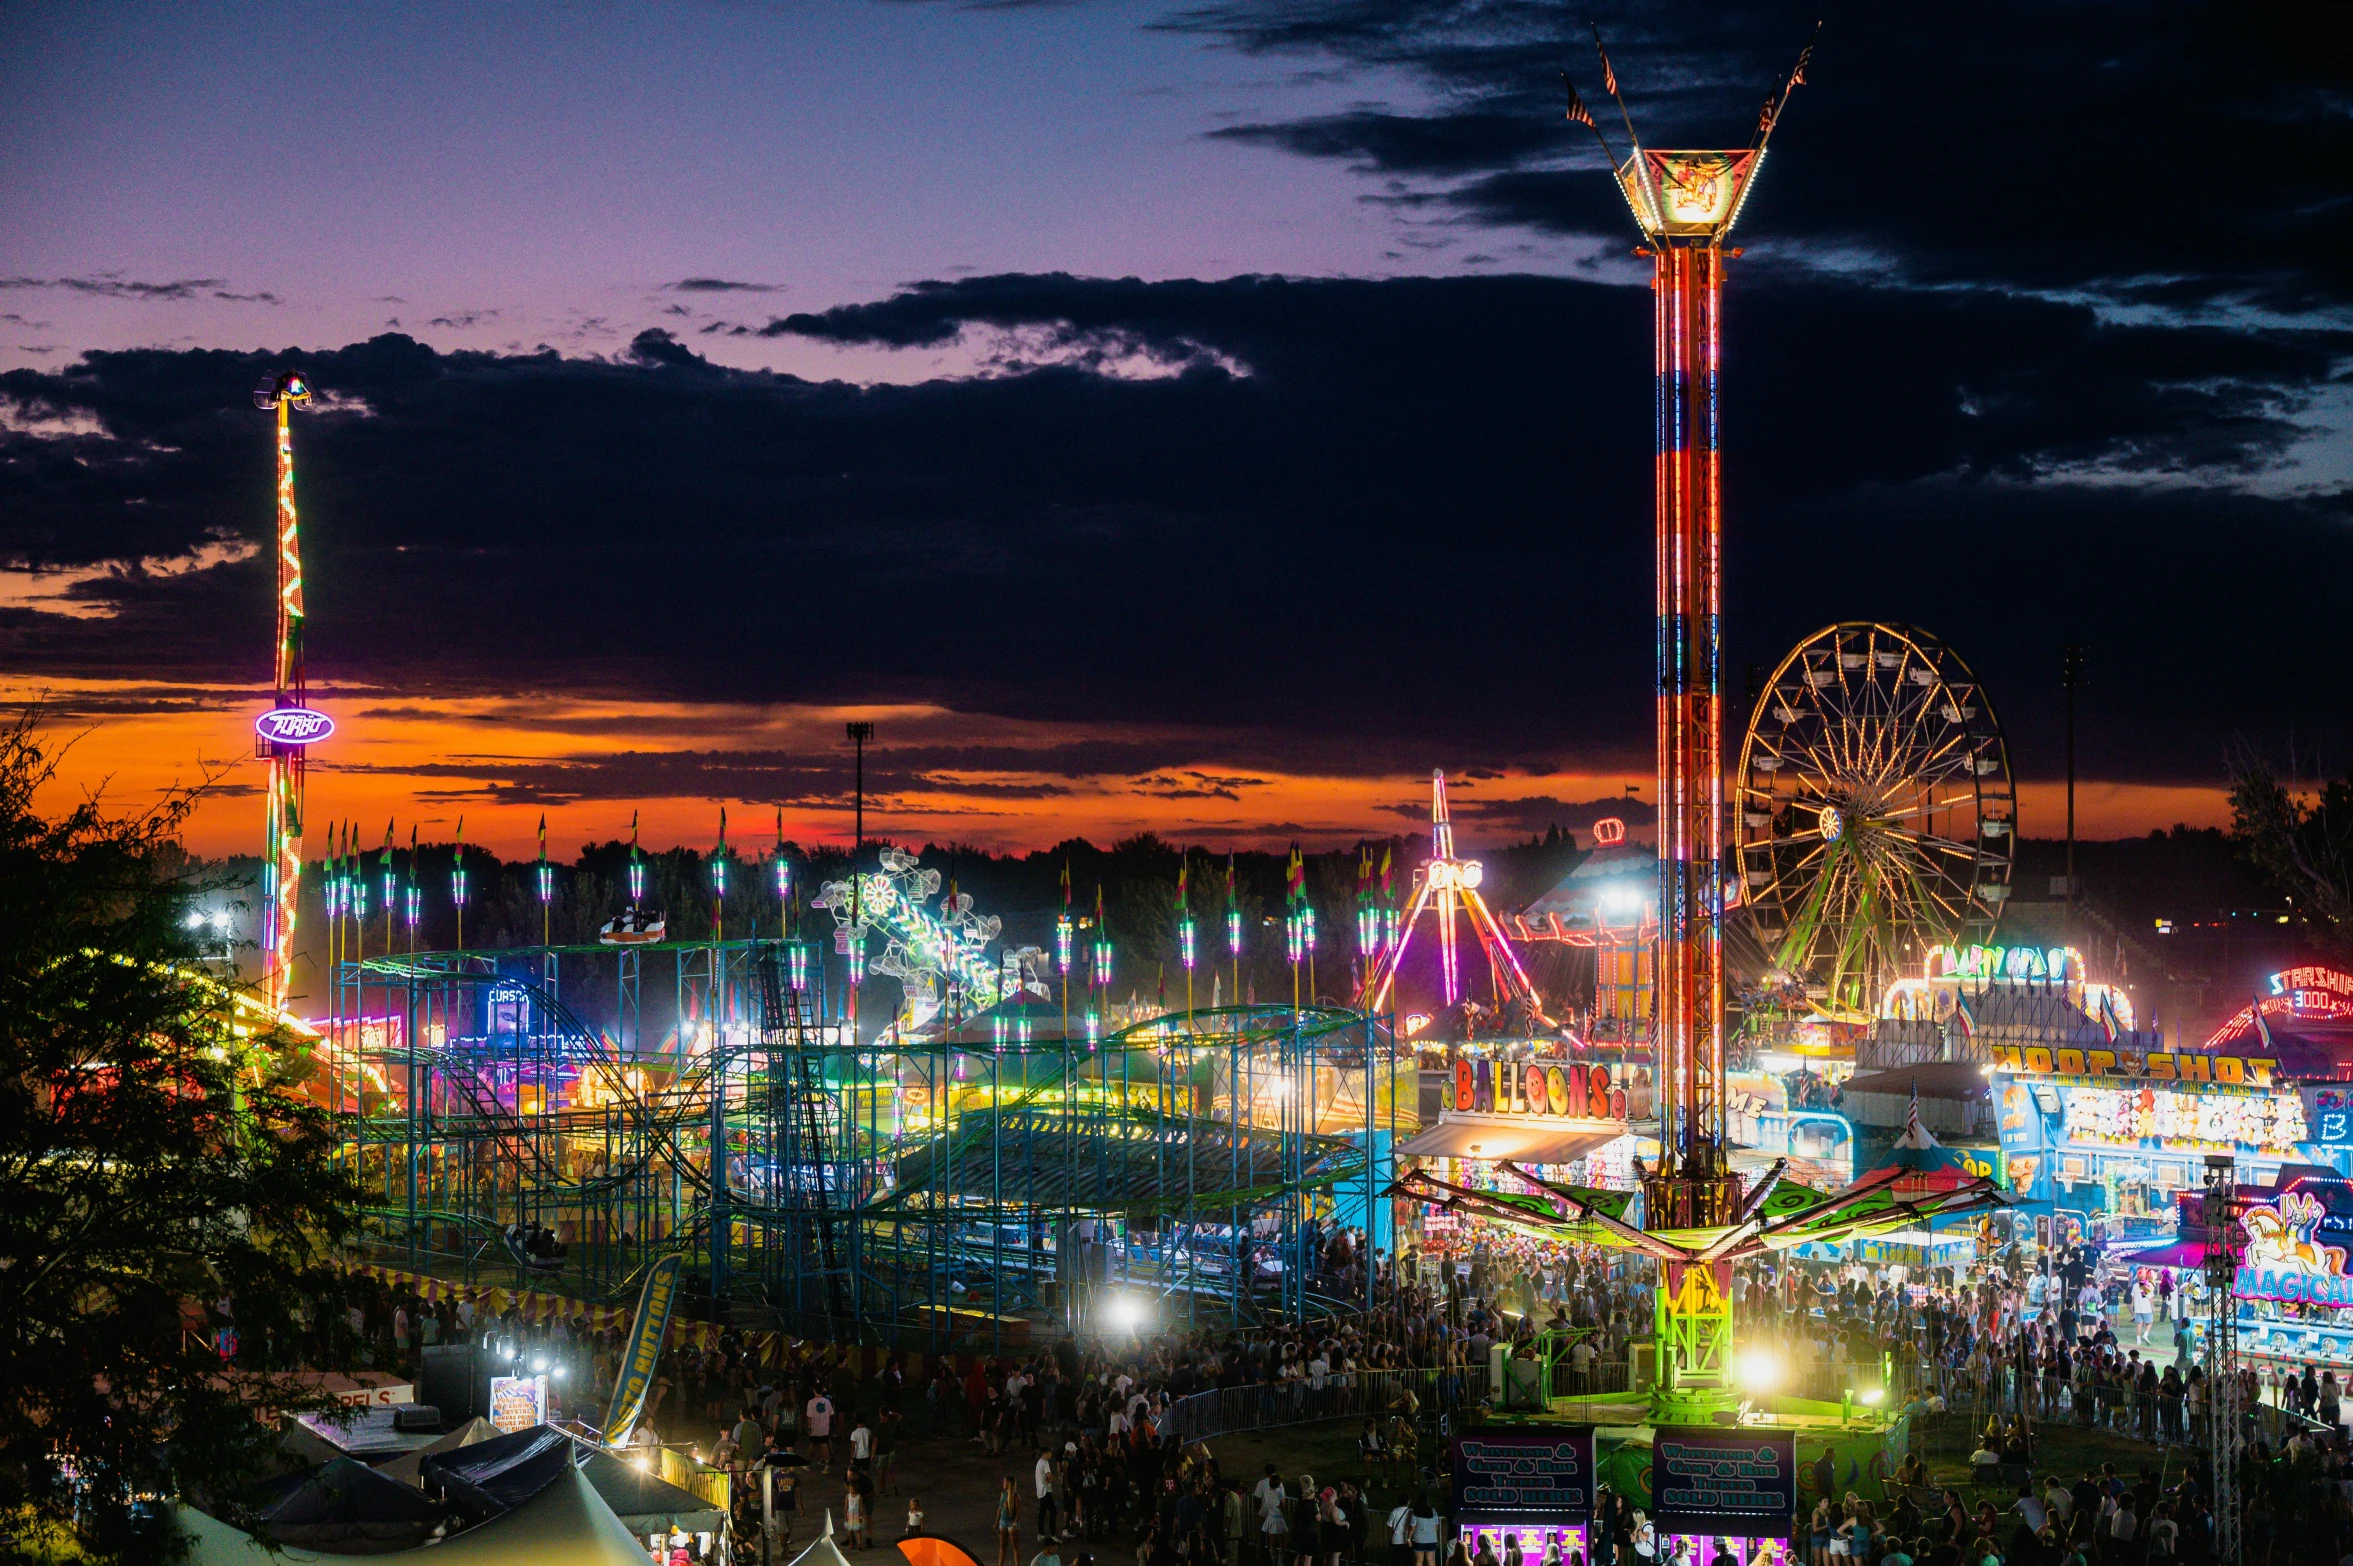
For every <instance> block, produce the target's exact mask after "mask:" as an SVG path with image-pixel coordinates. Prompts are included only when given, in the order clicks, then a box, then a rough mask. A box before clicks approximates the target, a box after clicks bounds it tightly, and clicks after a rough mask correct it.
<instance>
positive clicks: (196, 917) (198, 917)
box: [188, 913, 204, 930]
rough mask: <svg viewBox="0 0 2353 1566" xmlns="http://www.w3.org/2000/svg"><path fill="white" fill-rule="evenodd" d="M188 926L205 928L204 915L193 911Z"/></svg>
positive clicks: (197, 928)
mask: <svg viewBox="0 0 2353 1566" xmlns="http://www.w3.org/2000/svg"><path fill="white" fill-rule="evenodd" d="M188 928H189V929H191V930H201V929H203V928H204V915H202V914H200V913H192V914H190V915H189V916H188Z"/></svg>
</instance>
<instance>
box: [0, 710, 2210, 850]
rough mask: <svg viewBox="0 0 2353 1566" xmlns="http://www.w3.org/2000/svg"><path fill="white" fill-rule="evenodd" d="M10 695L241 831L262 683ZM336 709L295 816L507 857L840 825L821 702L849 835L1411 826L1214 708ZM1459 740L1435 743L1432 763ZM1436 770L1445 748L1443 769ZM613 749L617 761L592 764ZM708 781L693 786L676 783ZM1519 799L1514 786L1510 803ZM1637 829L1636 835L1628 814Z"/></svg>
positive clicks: (2139, 791)
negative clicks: (1251, 756) (1146, 744)
mask: <svg viewBox="0 0 2353 1566" xmlns="http://www.w3.org/2000/svg"><path fill="white" fill-rule="evenodd" d="M0 693H4V696H5V699H6V700H7V701H9V702H10V703H12V704H14V703H22V702H27V701H33V700H40V701H41V702H43V704H44V709H45V712H46V714H47V719H48V722H49V724H50V726H51V728H52V729H53V730H54V731H55V733H56V734H57V735H58V737H60V738H71V740H72V744H71V746H70V748H68V749H67V750H66V751H65V754H64V755H63V757H62V759H61V762H60V765H59V767H58V773H57V777H56V780H55V781H54V782H53V783H52V784H51V785H50V790H51V792H52V794H57V793H63V794H66V795H69V796H78V795H80V794H81V793H83V792H86V791H103V793H104V795H105V796H106V797H107V798H108V799H109V800H111V801H112V802H113V803H114V805H115V807H116V808H118V809H125V810H128V809H139V808H145V807H146V806H148V805H149V804H151V803H153V802H154V801H156V800H157V799H160V798H161V797H163V796H164V795H165V794H166V793H167V792H168V791H169V790H172V789H174V788H190V787H195V786H198V785H200V784H201V785H204V790H203V794H202V797H201V798H200V799H199V800H198V802H197V804H196V807H195V809H194V810H193V812H192V813H191V815H190V817H189V822H188V827H187V831H186V842H187V844H188V847H189V848H190V849H191V850H193V851H195V852H197V853H201V854H206V855H212V856H221V855H229V854H249V853H256V852H258V851H259V848H260V838H261V827H260V820H261V808H260V798H259V789H260V786H261V779H262V768H261V765H260V764H259V763H257V762H255V761H254V760H253V759H252V740H251V734H252V728H251V723H252V717H253V714H254V713H256V712H258V711H260V710H261V709H262V708H263V707H265V706H266V705H267V704H268V702H267V693H266V692H261V691H258V690H251V689H240V688H235V687H223V686H197V685H159V684H154V683H144V682H142V683H137V684H133V683H130V682H116V681H87V680H85V681H50V682H47V683H45V684H43V685H40V686H37V687H36V686H33V685H30V684H26V683H23V682H16V683H13V684H10V685H8V686H5V687H0ZM314 699H315V700H316V701H317V703H318V704H319V705H321V706H322V707H324V708H325V709H326V710H328V711H331V712H333V713H334V714H335V715H336V718H337V722H338V725H339V727H338V728H337V731H336V733H335V735H334V737H333V738H332V739H331V740H329V741H327V742H326V743H325V744H323V745H321V746H320V747H318V749H317V750H315V751H314V752H313V757H312V763H311V767H310V772H309V779H310V781H309V802H308V815H309V820H308V826H309V829H310V831H311V832H312V833H314V834H316V833H320V832H323V831H324V830H325V828H326V826H327V824H328V823H330V822H341V821H347V820H349V821H357V822H359V823H360V825H361V829H362V831H361V836H362V838H363V839H364V840H365V841H368V842H374V841H377V840H378V835H379V834H380V832H381V830H382V825H381V824H382V823H384V822H387V821H391V822H394V823H396V824H397V827H398V831H399V835H400V837H401V838H402V839H403V840H404V841H405V840H406V838H407V836H408V829H409V827H410V826H411V825H414V826H416V827H417V828H418V829H419V831H420V832H421V834H422V836H423V838H424V840H425V841H428V842H431V841H435V840H444V839H448V838H450V837H452V836H454V835H455V833H456V831H457V827H458V824H459V820H460V818H461V817H462V818H463V820H464V824H465V838H466V841H468V842H470V843H474V844H477V845H479V846H482V847H485V848H488V849H490V850H491V851H493V852H494V853H498V854H502V855H507V856H525V855H528V854H530V853H532V852H535V851H536V847H537V841H538V823H539V819H540V816H541V814H542V813H543V812H544V813H545V814H546V816H547V820H548V833H549V845H550V849H551V851H552V852H555V853H557V854H559V855H561V854H565V853H568V852H570V851H571V849H572V847H574V846H575V845H578V844H582V843H587V842H593V841H603V840H609V839H613V838H620V837H626V836H627V835H628V833H629V827H630V821H631V818H632V817H633V816H634V817H636V818H637V820H638V822H639V830H640V832H641V834H642V836H643V838H644V840H645V841H646V842H647V843H649V844H657V845H667V844H672V843H682V844H700V843H705V842H708V841H709V840H710V839H711V838H712V837H713V836H714V835H715V834H716V832H717V829H718V809H719V807H720V806H721V805H725V806H727V807H728V809H729V811H730V831H731V833H732V834H733V835H734V836H735V838H736V839H737V840H738V841H748V840H751V839H754V838H760V837H765V836H766V835H767V834H769V833H770V832H772V831H773V829H774V822H775V816H774V810H775V808H776V807H777V806H778V805H781V806H782V807H783V811H784V832H785V835H786V836H787V837H788V838H791V839H792V840H794V841H796V842H800V843H806V844H817V843H826V842H833V841H841V840H846V839H847V837H848V836H849V828H848V820H847V813H848V809H849V805H850V799H849V792H848V786H847V778H848V772H849V749H848V746H847V744H846V743H845V742H844V740H843V739H842V732H843V730H842V725H843V723H844V722H845V721H846V720H848V719H850V718H864V719H868V720H870V721H872V722H874V723H875V725H876V727H877V737H876V740H875V744H874V748H873V749H872V750H870V751H869V753H868V769H869V770H868V792H867V802H866V808H867V823H868V831H869V833H870V834H871V835H875V836H882V837H889V838H894V839H898V840H901V841H907V842H925V841H935V842H943V843H945V842H961V843H969V844H972V845H974V846H977V847H983V848H989V849H992V850H997V851H1005V850H1021V849H1031V848H1039V847H1044V846H1047V845H1050V844H1052V843H1056V842H1060V841H1062V840H1064V839H1067V838H1071V837H1083V838H1086V839H1088V840H1090V841H1094V842H1098V843H1109V842H1113V841H1116V840H1117V839H1119V838H1121V837H1125V836H1128V835H1130V834H1133V833H1137V832H1154V833H1158V834H1159V835H1160V836H1162V837H1164V838H1168V839H1170V840H1172V841H1180V842H1197V843H1205V844H1212V845H1218V846H1226V845H1233V846H1241V847H1254V846H1258V847H1263V846H1271V845H1277V844H1280V843H1284V842H1289V841H1293V840H1297V841H1301V842H1304V843H1307V844H1309V845H1310V846H1331V845H1337V844H1344V843H1349V842H1353V841H1356V840H1357V839H1359V838H1362V837H1366V836H1386V835H1389V834H1391V833H1395V832H1401V831H1402V832H1411V831H1414V830H1418V829H1420V828H1422V827H1423V826H1425V825H1426V821H1427V806H1428V798H1429V792H1428V790H1429V780H1428V775H1427V774H1426V773H1419V772H1416V773H1399V774H1377V775H1370V776H1333V775H1318V774H1315V773H1307V772H1290V771H1283V770H1279V769H1274V768H1268V767H1264V766H1251V765H1247V764H1242V763H1233V764H1228V763H1224V762H1221V761H1219V760H1217V759H1216V758H1217V757H1219V756H1220V755H1221V754H1231V753H1236V752H1245V753H1246V752H1247V750H1248V749H1249V748H1250V747H1249V744H1248V740H1247V737H1246V736H1236V735H1230V734H1221V733H1219V732H1217V731H1212V730H1199V731H1172V730H1168V729H1147V728H1145V727H1143V726H1136V727H1133V728H1129V729H1124V730H1121V731H1119V732H1118V733H1117V734H1116V735H1113V734H1109V733H1107V731H1106V730H1104V729H1103V728H1102V727H1101V726H1093V725H1069V724H1051V723H1039V722H1021V721H1012V720H1005V719H997V718H990V717H984V716H978V715H974V714H969V713H958V712H955V711H951V710H949V709H946V708H940V707H927V706H913V705H905V706H865V707H832V706H793V705H781V704H775V705H754V704H741V705H718V704H696V703H688V702H673V703H664V704H659V705H649V704H646V703H641V702H620V701H599V700H593V699H584V698H578V697H555V696H549V697H534V696H515V697H509V698H419V697H405V696H393V695H389V694H387V693H383V692H378V691H369V690H365V689H344V690H332V689H330V690H325V691H321V692H319V693H317V694H316V695H315V697H314ZM1106 738H1117V739H1122V740H1137V739H1149V740H1152V741H1156V742H1159V743H1160V744H1162V745H1167V746H1175V747H1180V748H1187V747H1189V748H1192V749H1194V750H1195V751H1196V752H1197V754H1198V755H1199V757H1200V758H1201V760H1200V761H1199V762H1198V763H1197V764H1195V765H1192V766H1189V767H1184V768H1166V767H1164V768H1159V769H1155V770H1154V771H1153V772H1150V773H1145V774H1128V773H1117V772H1076V773H1072V772H1067V771H1062V770H1056V769H1052V768H1049V767H1048V766H1045V765H1040V766H1039V767H1036V768H1023V767H1021V766H1018V765H997V766H992V767H988V768H960V767H930V768H925V769H923V770H922V771H921V772H920V774H919V775H918V776H916V777H915V778H913V779H911V780H906V781H902V782H899V783H896V784H891V783H885V782H884V781H883V778H884V777H885V776H886V775H887V774H888V772H889V763H890V758H891V756H892V754H893V751H894V750H896V749H906V748H915V747H921V748H923V749H924V750H926V751H927V752H936V751H938V750H941V749H947V750H949V751H951V752H952V751H953V750H954V749H957V748H964V747H974V746H978V745H984V744H985V745H986V746H987V747H988V749H989V751H990V752H991V753H992V755H995V756H997V757H999V758H1002V757H1003V756H1004V754H1005V753H1006V752H1008V751H1010V752H1015V753H1018V752H1020V751H1024V750H1031V751H1037V752H1039V753H1040V754H1041V758H1043V756H1044V754H1045V753H1046V752H1048V751H1060V750H1062V749H1064V748H1067V747H1069V746H1071V745H1073V744H1075V743H1083V742H1085V741H1090V740H1102V739H1106ZM746 756H753V757H759V758H763V765H767V766H776V765H779V764H781V765H782V766H783V767H784V768H786V769H790V768H792V767H795V766H802V767H806V768H808V769H809V770H810V771H811V772H813V773H822V774H824V775H825V776H826V778H828V779H830V777H831V774H833V773H834V772H837V771H838V772H839V774H840V778H841V781H840V784H839V786H833V785H832V784H831V783H830V782H827V783H825V784H822V785H821V786H818V787H816V788H806V787H803V788H790V787H777V788H771V789H767V790H761V789H758V788H746V787H740V786H731V785H740V784H741V783H742V782H744V781H745V779H744V776H743V768H742V766H741V758H743V757H746ZM1456 759H1457V758H1452V757H1448V756H1443V755H1434V756H1433V757H1432V758H1431V764H1432V765H1433V766H1436V767H1448V766H1449V764H1450V763H1451V762H1454V761H1456ZM631 770H639V771H645V772H651V773H657V774H658V775H659V776H660V777H661V778H662V779H664V780H665V786H661V787H649V788H640V789H630V788H626V787H619V786H617V785H618V784H621V783H625V782H626V778H627V774H628V773H629V772H630V771H631ZM1451 770H1452V769H1451V768H1450V771H1451ZM616 772H619V773H620V774H621V776H620V777H618V778H617V777H616V776H615V775H614V774H615V773H616ZM698 780H707V783H708V786H706V787H700V788H697V787H693V786H691V785H693V784H694V783H696V782H697V781H698ZM1628 784H1633V785H1635V786H1636V788H1637V789H1638V790H1639V793H1638V794H1637V795H1636V796H1635V797H1636V798H1638V799H1647V798H1648V797H1649V794H1650V782H1649V779H1648V778H1647V777H1645V776H1641V775H1638V774H1632V773H1624V772H1619V773H1610V772H1603V771H1591V772H1571V771H1558V772H1510V773H1507V774H1505V775H1503V776H1500V777H1485V776H1480V777H1459V776H1458V777H1452V778H1451V779H1450V788H1451V790H1452V793H1453V797H1454V801H1455V812H1456V817H1457V819H1458V821H1459V822H1461V823H1462V829H1463V832H1464V834H1465V838H1466V841H1498V840H1504V839H1509V838H1517V837H1524V836H1526V835H1528V834H1529V833H1530V832H1531V831H1535V832H1540V831H1542V830H1544V827H1545V824H1546V823H1545V821H1544V819H1543V812H1544V809H1545V802H1547V801H1581V802H1582V801H1596V800H1603V799H1611V798H1617V797H1621V796H1624V795H1625V794H1626V791H1627V785H1628ZM2018 798H2019V806H2018V808H2019V815H2020V819H2021V822H2022V824H2023V829H2024V832H2025V834H2026V835H2029V836H2034V837H2057V836H2059V835H2060V833H2061V831H2062V830H2063V823H2064V820H2065V793H2064V788H2063V785H2062V784H2060V783H2057V782H2053V781H2022V782H2021V783H2020V784H2019V787H2018ZM1515 807H1517V808H1515ZM2228 820H2229V807H2228V801H2227V798H2226V796H2225V794H2224V792H2223V790H2221V789H2220V788H2217V787H2209V786H2199V785H2191V784H2181V785H2163V784H2146V783H2110V782H2102V781H2097V780H2086V781H2082V782H2079V784H2078V786H2077V793H2076V822H2077V832H2078V835H2079V836H2082V837H2084V838H2087V839H2096V838H2114V837H2126V836H2137V835H2140V834H2143V833H2146V832H2150V831H2153V830H2159V829H2162V828H2165V827H2169V826H2172V825H2174V824H2175V823H2177V822H2186V823H2188V824H2190V825H2193V826H2217V825H2224V824H2227V822H2228ZM1636 835H1637V836H1639V835H1641V833H1640V829H1639V828H1638V829H1637V832H1636Z"/></svg>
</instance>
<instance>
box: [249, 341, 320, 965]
mask: <svg viewBox="0 0 2353 1566" xmlns="http://www.w3.org/2000/svg"><path fill="white" fill-rule="evenodd" d="M310 400H311V393H310V382H309V381H308V380H306V379H305V378H304V377H303V375H302V373H301V372H300V371H299V370H286V371H282V372H280V373H279V374H276V375H271V376H267V377H265V378H264V379H263V380H262V383H261V385H259V386H258V387H256V388H255V389H254V393H253V404H254V406H255V407H257V408H260V409H261V410H262V411H263V412H265V413H275V414H276V415H277V419H278V508H277V528H276V532H277V560H278V591H277V631H278V650H277V660H276V663H275V666H274V669H273V676H274V681H275V684H276V688H277V702H276V704H275V705H274V706H273V707H272V708H271V710H270V711H268V712H266V713H264V714H262V716H261V717H260V718H259V719H258V720H257V721H256V723H255V730H256V732H257V734H258V735H259V739H258V741H257V743H256V745H255V750H256V752H257V753H258V754H259V755H261V756H262V757H265V758H266V759H267V760H268V761H269V764H270V776H269V785H268V800H267V803H266V812H267V814H266V818H265V822H264V826H263V832H264V848H263V860H262V872H261V873H262V915H261V949H262V961H263V963H264V971H263V974H262V998H263V999H264V1000H265V1001H267V1002H268V1003H269V1004H270V1006H271V1007H273V1008H283V1007H284V1006H285V1004H286V1001H287V995H288V989H289V981H290V978H291V975H292V970H293V962H294V918H295V912H296V909H297V908H298V907H299V904H300V898H301V893H302V771H303V757H304V755H305V754H306V753H307V752H308V750H309V749H310V746H311V743H312V742H313V741H314V740H320V739H324V738H326V736H327V735H328V734H329V733H331V732H333V729H334V724H333V723H331V722H330V721H328V719H327V718H326V717H325V715H324V714H321V713H316V712H313V711H311V709H310V704H309V700H308V697H309V691H308V689H307V688H306V682H305V680H304V678H303V668H302V631H303V607H302V533H301V527H300V519H299V518H298V517H297V516H296V514H295V510H294V432H293V429H292V421H291V419H290V417H289V416H290V415H291V414H292V412H293V411H294V410H295V409H296V408H303V409H307V408H309V406H310Z"/></svg>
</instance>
